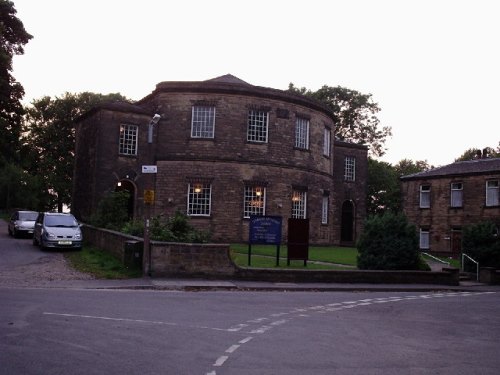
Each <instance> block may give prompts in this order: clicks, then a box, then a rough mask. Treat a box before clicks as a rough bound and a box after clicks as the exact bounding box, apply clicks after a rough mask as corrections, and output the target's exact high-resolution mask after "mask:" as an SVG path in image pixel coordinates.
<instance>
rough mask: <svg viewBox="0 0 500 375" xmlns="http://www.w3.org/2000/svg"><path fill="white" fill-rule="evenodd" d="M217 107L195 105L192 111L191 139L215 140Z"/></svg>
mask: <svg viewBox="0 0 500 375" xmlns="http://www.w3.org/2000/svg"><path fill="white" fill-rule="evenodd" d="M214 135H215V107H214V106H205V105H194V106H193V107H192V109H191V138H214Z"/></svg>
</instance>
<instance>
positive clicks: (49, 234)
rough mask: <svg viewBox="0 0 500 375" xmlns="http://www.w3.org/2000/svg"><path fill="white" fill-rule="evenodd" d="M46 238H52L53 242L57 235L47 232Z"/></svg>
mask: <svg viewBox="0 0 500 375" xmlns="http://www.w3.org/2000/svg"><path fill="white" fill-rule="evenodd" d="M45 236H46V237H47V238H50V239H51V240H53V239H54V238H56V236H55V234H54V233H50V232H45Z"/></svg>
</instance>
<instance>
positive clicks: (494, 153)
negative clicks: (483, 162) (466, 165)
mask: <svg viewBox="0 0 500 375" xmlns="http://www.w3.org/2000/svg"><path fill="white" fill-rule="evenodd" d="M485 154H486V155H485ZM481 157H490V158H500V142H498V147H497V148H496V149H495V148H493V147H485V148H483V149H482V150H480V149H479V148H469V149H467V150H465V151H464V153H463V154H462V155H460V156H459V157H458V158H456V159H455V161H467V160H474V159H477V158H481Z"/></svg>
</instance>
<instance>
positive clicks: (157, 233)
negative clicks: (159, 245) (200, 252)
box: [149, 211, 210, 243]
mask: <svg viewBox="0 0 500 375" xmlns="http://www.w3.org/2000/svg"><path fill="white" fill-rule="evenodd" d="M149 233H150V237H151V239H152V240H156V241H169V242H194V243H203V242H208V241H210V234H209V233H208V232H205V231H201V230H198V229H196V228H193V227H192V226H191V225H190V224H189V217H188V216H186V215H185V214H183V213H182V212H180V211H177V212H176V213H175V214H174V216H172V217H170V218H165V217H163V216H160V215H159V216H155V217H153V218H152V219H151V220H150V222H149Z"/></svg>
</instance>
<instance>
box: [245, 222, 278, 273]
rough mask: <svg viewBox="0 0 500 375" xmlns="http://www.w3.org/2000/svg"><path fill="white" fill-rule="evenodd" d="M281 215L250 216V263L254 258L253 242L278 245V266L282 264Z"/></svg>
mask: <svg viewBox="0 0 500 375" xmlns="http://www.w3.org/2000/svg"><path fill="white" fill-rule="evenodd" d="M281 221H282V218H281V216H250V233H249V236H248V265H250V264H251V259H252V244H264V245H276V247H277V248H276V267H278V266H279V264H280V244H281Z"/></svg>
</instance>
